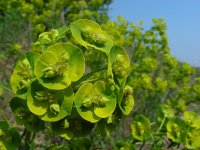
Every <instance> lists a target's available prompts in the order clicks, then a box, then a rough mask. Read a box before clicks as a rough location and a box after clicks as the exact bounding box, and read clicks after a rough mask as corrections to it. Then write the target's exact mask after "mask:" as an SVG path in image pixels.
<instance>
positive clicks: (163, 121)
mask: <svg viewBox="0 0 200 150" xmlns="http://www.w3.org/2000/svg"><path fill="white" fill-rule="evenodd" d="M165 120H166V116H165V117H164V118H163V120H162V123H161V125H160V127H159V128H158V130H157V132H156V133H157V134H158V133H159V132H160V130H161V129H162V127H163V125H164V123H165Z"/></svg>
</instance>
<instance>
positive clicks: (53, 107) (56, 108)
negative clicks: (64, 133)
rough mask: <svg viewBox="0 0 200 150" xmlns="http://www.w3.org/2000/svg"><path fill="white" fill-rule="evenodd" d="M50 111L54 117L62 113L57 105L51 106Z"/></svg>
mask: <svg viewBox="0 0 200 150" xmlns="http://www.w3.org/2000/svg"><path fill="white" fill-rule="evenodd" d="M50 110H51V112H52V113H53V114H54V115H57V114H58V113H59V111H60V106H59V105H58V104H56V103H53V104H51V105H50Z"/></svg>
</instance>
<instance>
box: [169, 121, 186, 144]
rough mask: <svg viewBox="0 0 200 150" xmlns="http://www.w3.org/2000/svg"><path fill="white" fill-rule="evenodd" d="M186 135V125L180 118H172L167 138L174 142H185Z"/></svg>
mask: <svg viewBox="0 0 200 150" xmlns="http://www.w3.org/2000/svg"><path fill="white" fill-rule="evenodd" d="M185 133H186V124H185V122H184V121H182V120H181V119H179V118H171V119H170V120H169V121H168V122H167V136H168V137H169V138H170V139H171V140H172V141H174V142H177V143H181V142H183V141H184V138H185Z"/></svg>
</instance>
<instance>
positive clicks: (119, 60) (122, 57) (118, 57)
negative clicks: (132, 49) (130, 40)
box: [109, 46, 130, 78]
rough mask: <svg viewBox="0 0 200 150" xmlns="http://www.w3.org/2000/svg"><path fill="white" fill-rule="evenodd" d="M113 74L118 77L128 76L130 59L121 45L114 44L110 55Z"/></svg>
mask: <svg viewBox="0 0 200 150" xmlns="http://www.w3.org/2000/svg"><path fill="white" fill-rule="evenodd" d="M109 59H110V62H111V66H112V71H113V75H114V76H115V77H117V78H124V77H127V73H128V69H129V67H130V59H129V56H128V54H127V53H126V51H125V50H124V49H123V48H122V47H120V46H113V47H112V49H111V51H110V56H109Z"/></svg>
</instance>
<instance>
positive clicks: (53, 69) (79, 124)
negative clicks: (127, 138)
mask: <svg viewBox="0 0 200 150" xmlns="http://www.w3.org/2000/svg"><path fill="white" fill-rule="evenodd" d="M70 32H71V33H70ZM65 34H71V35H72V37H73V38H74V39H72V38H71V39H70V40H66V38H65ZM83 47H85V48H83ZM85 50H86V51H91V50H93V51H94V50H97V51H99V52H100V53H102V56H103V57H104V62H103V65H104V66H103V68H97V69H96V70H95V71H92V72H90V71H88V70H90V69H88V68H87V67H88V66H87V65H86V64H85V56H84V53H85ZM86 68H87V70H86ZM130 70H131V69H130V60H129V57H128V54H127V53H126V51H125V50H124V49H123V48H122V47H120V46H117V45H113V41H112V40H111V38H110V37H109V35H108V34H107V33H106V31H104V30H102V29H101V26H100V25H98V24H97V23H96V22H94V21H90V20H86V19H81V20H78V21H75V22H74V23H72V24H71V25H70V26H69V28H68V27H62V28H59V29H52V30H51V31H49V32H44V33H41V34H40V35H39V38H38V40H37V41H36V42H35V43H34V44H33V50H31V51H29V52H26V53H25V54H23V55H22V57H21V58H20V59H19V61H18V62H17V64H16V66H15V69H14V72H13V74H12V76H11V80H10V85H11V88H12V90H13V93H14V94H15V97H14V98H13V99H12V101H11V103H10V106H11V109H12V111H13V113H14V115H15V119H16V123H17V124H19V125H24V127H25V129H26V130H27V131H26V132H24V133H23V134H29V136H28V135H27V136H25V141H26V142H25V147H27V148H28V145H27V141H28V140H30V139H29V138H30V137H31V136H30V135H31V134H32V133H34V134H36V133H37V132H38V131H41V130H44V129H46V128H49V127H50V128H51V131H52V132H53V133H54V135H55V136H60V137H63V138H65V139H67V140H70V139H72V138H73V137H80V136H84V135H86V134H88V133H89V132H91V131H92V129H93V130H95V128H96V129H97V131H98V132H99V133H100V131H103V130H105V131H106V133H107V134H110V132H111V131H112V130H113V129H114V127H116V126H117V124H118V123H119V120H120V119H121V117H122V115H123V114H124V115H128V114H129V113H130V112H131V110H132V108H133V105H134V99H133V96H132V93H133V91H132V87H131V86H130V85H129V83H128V77H129V73H130ZM98 74H99V75H98ZM95 124H97V125H96V126H95ZM28 137H29V138H28ZM22 138H23V136H22ZM21 140H23V139H21Z"/></svg>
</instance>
